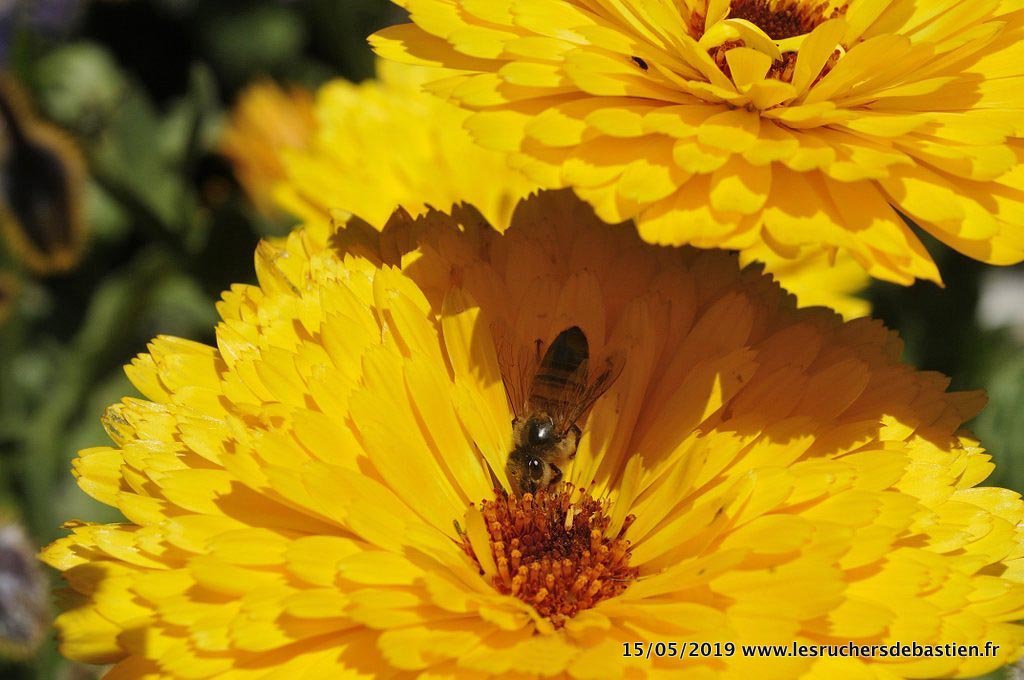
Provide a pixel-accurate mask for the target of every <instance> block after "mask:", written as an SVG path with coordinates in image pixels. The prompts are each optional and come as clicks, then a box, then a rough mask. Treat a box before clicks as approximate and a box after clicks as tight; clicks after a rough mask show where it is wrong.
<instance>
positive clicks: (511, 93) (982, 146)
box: [373, 0, 1024, 284]
mask: <svg viewBox="0 0 1024 680" xmlns="http://www.w3.org/2000/svg"><path fill="white" fill-rule="evenodd" d="M395 2H397V4H399V5H401V6H403V7H404V8H406V9H407V10H409V12H410V14H411V17H412V20H413V21H414V22H415V23H414V24H407V25H400V26H395V27H391V28H388V29H385V30H384V31H382V32H380V33H378V34H377V35H376V36H375V37H374V38H373V42H374V44H375V46H376V48H377V51H378V52H379V53H380V54H381V55H383V56H386V57H390V58H395V59H398V60H404V61H410V62H413V63H420V64H428V65H440V66H444V67H447V68H451V69H459V70H460V71H461V73H460V74H459V75H456V76H454V77H448V78H445V79H443V80H441V81H439V82H437V83H436V84H434V85H432V89H433V90H434V91H435V92H438V93H440V94H442V95H444V96H447V97H448V98H450V99H451V100H452V101H454V102H457V103H458V104H460V105H462V106H463V107H466V108H468V109H471V110H473V111H475V112H476V113H475V114H474V115H473V116H472V117H470V118H469V119H468V121H467V125H468V126H469V128H470V129H471V130H472V132H473V133H474V134H475V135H476V137H477V138H478V139H479V140H480V141H481V142H482V143H483V144H485V145H488V146H491V147H493V148H496V149H502V150H505V151H507V152H510V153H511V154H512V155H513V159H514V162H515V163H516V164H517V166H518V167H521V168H523V169H524V170H525V171H526V172H528V173H529V175H530V176H531V177H532V178H533V179H534V180H536V181H537V182H538V183H540V184H541V185H543V186H545V187H552V188H553V187H566V186H571V187H573V188H574V189H575V190H576V192H577V193H578V194H579V195H580V196H581V197H583V198H585V199H586V200H588V201H589V202H591V203H592V204H593V205H594V207H595V209H596V210H597V212H598V214H599V215H600V216H601V217H602V218H603V219H604V220H606V221H609V222H617V221H619V220H622V219H626V218H636V220H637V222H638V225H639V228H640V231H641V234H642V236H643V237H644V239H645V240H647V241H649V242H652V243H662V244H666V243H667V244H682V243H689V244H693V245H696V246H699V247H704V248H711V247H724V248H735V249H744V248H749V247H751V246H754V245H755V244H757V243H759V242H763V243H766V244H768V245H769V246H770V247H771V248H772V249H773V250H774V251H775V252H776V253H778V254H779V255H781V256H784V257H792V256H793V255H794V254H795V252H796V251H797V250H799V248H801V247H807V246H812V247H815V248H817V247H820V246H821V245H826V246H831V247H836V248H841V249H844V250H846V251H848V252H849V253H850V254H851V255H852V256H853V257H854V258H856V260H857V261H858V262H859V263H860V264H861V265H862V266H863V267H864V268H865V269H866V270H868V271H869V272H870V273H871V274H872V275H873V276H876V277H879V278H883V279H887V280H890V281H896V282H900V283H904V284H909V283H912V282H913V280H914V279H915V278H924V279H931V280H934V281H939V273H938V271H937V270H936V267H935V265H934V263H933V262H932V260H931V258H930V257H929V255H928V253H927V252H926V251H925V249H924V247H923V246H922V244H921V242H920V241H919V240H918V238H917V237H916V236H915V235H914V233H913V232H912V231H911V230H910V229H909V228H908V227H907V225H906V224H905V223H904V222H903V220H902V219H901V216H900V213H903V214H905V215H907V216H909V217H910V218H912V219H913V221H914V222H916V223H917V224H919V225H920V226H921V227H922V228H923V229H925V230H927V231H928V232H929V233H931V234H932V235H934V236H935V237H937V238H938V239H940V240H942V241H944V242H945V243H946V244H948V245H950V246H951V247H953V248H956V249H957V250H959V251H960V252H963V253H965V254H967V255H969V256H971V257H974V258H976V259H979V260H983V261H985V262H990V263H994V264H1009V263H1015V262H1020V261H1021V260H1024V193H1022V190H1024V171H1022V169H1021V165H1020V164H1019V163H1018V157H1019V155H1020V153H1021V152H1020V148H1021V141H1020V140H1021V137H1022V130H1024V123H1022V122H1021V121H1024V94H1022V93H1024V88H1021V87H1020V83H1021V80H1022V78H1024V21H1022V18H1024V15H1022V13H1021V10H1020V8H1021V3H1020V2H1019V1H1018V0H948V1H944V2H920V1H919V0H820V1H819V0H621V1H618V2H603V1H598V0H504V1H500V2H490V3H488V2H479V1H477V0H395Z"/></svg>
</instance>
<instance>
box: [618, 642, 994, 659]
mask: <svg viewBox="0 0 1024 680" xmlns="http://www.w3.org/2000/svg"><path fill="white" fill-rule="evenodd" d="M998 652H999V645H997V644H995V643H994V642H986V643H985V644H984V645H974V644H971V645H964V644H958V643H956V642H946V643H944V644H938V645H932V644H927V645H923V644H921V643H919V642H892V643H889V644H858V643H856V642H846V643H843V644H827V645H826V644H810V643H804V642H797V641H795V640H794V641H793V642H791V643H789V644H766V645H757V644H749V645H748V644H741V645H737V644H736V643H734V642H694V641H687V642H623V643H622V656H624V657H631V658H642V659H651V658H670V659H673V658H677V659H699V658H707V657H730V656H735V655H736V654H737V653H738V654H739V655H740V656H744V657H757V656H761V657H826V656H828V657H835V656H843V657H867V658H918V657H943V656H945V657H985V656H995V655H996V654H997V653H998Z"/></svg>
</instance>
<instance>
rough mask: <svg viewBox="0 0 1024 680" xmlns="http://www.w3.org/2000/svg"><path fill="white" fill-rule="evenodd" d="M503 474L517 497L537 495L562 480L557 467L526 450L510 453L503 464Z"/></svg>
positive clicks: (560, 472)
mask: <svg viewBox="0 0 1024 680" xmlns="http://www.w3.org/2000/svg"><path fill="white" fill-rule="evenodd" d="M505 474H506V475H508V481H509V483H510V484H511V485H512V490H513V491H514V492H515V493H516V494H517V495H520V496H521V495H523V494H524V493H537V491H538V490H540V489H546V488H548V487H549V486H551V485H553V484H557V483H558V482H560V481H561V480H562V471H561V470H560V469H559V468H558V466H557V465H554V464H552V463H549V462H547V461H546V460H543V459H541V458H539V457H537V456H535V455H533V454H532V453H530V451H529V450H528V449H526V448H519V449H516V450H515V451H513V452H512V455H510V456H509V457H508V463H506V464H505Z"/></svg>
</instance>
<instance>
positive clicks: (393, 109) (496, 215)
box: [278, 62, 535, 229]
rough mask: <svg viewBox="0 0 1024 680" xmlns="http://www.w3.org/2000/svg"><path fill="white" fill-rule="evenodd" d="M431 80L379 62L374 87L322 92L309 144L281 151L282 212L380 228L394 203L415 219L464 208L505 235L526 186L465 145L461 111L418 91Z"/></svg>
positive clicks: (495, 158) (494, 157) (490, 155)
mask: <svg viewBox="0 0 1024 680" xmlns="http://www.w3.org/2000/svg"><path fill="white" fill-rule="evenodd" d="M430 73H431V70H428V69H421V68H414V67H409V66H403V65H399V64H390V63H387V62H381V63H380V65H379V80H369V81H366V82H364V83H362V84H360V85H355V84H353V83H350V82H348V81H345V80H335V81H332V82H329V83H328V84H326V85H324V86H323V87H322V88H321V89H320V90H319V92H318V93H317V96H316V119H317V126H316V131H315V133H314V135H313V138H312V141H311V143H310V144H309V147H308V148H307V149H305V150H303V151H286V152H284V153H283V154H280V155H281V156H282V162H283V163H284V165H285V167H286V168H287V178H288V181H287V183H286V184H285V186H283V187H282V188H281V189H280V190H279V192H278V199H279V201H280V202H281V204H282V205H283V207H285V208H286V209H287V210H288V211H289V212H292V213H294V214H297V215H299V216H300V217H302V218H303V219H304V220H305V221H307V222H311V221H316V222H320V223H322V224H326V223H327V220H326V219H325V218H326V217H327V215H328V214H329V213H330V212H331V211H333V210H343V211H345V212H348V213H350V214H355V215H358V216H359V217H361V218H362V219H364V220H366V221H368V222H369V223H371V224H373V225H375V226H377V227H383V226H384V223H385V222H387V220H388V218H389V217H390V216H391V214H392V213H393V212H394V210H395V207H396V206H399V205H401V206H402V207H404V208H405V209H406V210H408V211H409V212H411V213H412V214H413V215H419V214H422V213H424V212H425V211H426V210H427V207H428V206H433V207H436V208H438V209H440V210H446V209H448V208H449V207H450V206H452V205H453V204H455V203H461V202H467V203H470V204H472V205H474V206H476V207H477V209H479V210H480V212H481V213H483V215H484V216H485V217H486V218H487V219H488V220H490V222H491V223H492V224H494V225H496V226H498V227H500V228H502V229H504V228H505V227H506V226H507V225H508V221H509V219H510V218H511V216H512V209H513V208H514V207H515V205H516V202H517V201H518V200H519V199H520V198H522V197H523V196H525V195H526V194H527V193H528V192H529V191H530V189H532V188H534V187H535V185H534V184H532V183H531V182H529V181H528V180H527V179H526V178H525V177H524V176H523V175H522V174H521V173H519V172H518V171H516V170H513V169H512V168H510V167H509V166H508V163H507V162H506V157H505V154H503V153H499V152H496V151H490V150H488V149H484V148H483V147H481V146H479V145H477V144H476V143H475V142H474V141H473V139H472V137H471V136H470V135H469V133H468V132H466V131H465V130H464V129H463V127H462V124H463V122H464V121H465V119H466V116H467V115H468V114H467V113H466V112H464V111H462V110H461V109H459V108H457V107H455V106H452V105H451V104H448V103H446V102H443V101H441V100H439V99H438V98H437V97H433V96H431V95H428V94H424V93H422V92H421V91H420V87H421V85H422V84H423V82H424V81H425V80H428V79H429V77H430V76H429V74H430ZM367 159H373V162H368V161H367Z"/></svg>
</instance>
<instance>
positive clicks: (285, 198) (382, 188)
mask: <svg viewBox="0 0 1024 680" xmlns="http://www.w3.org/2000/svg"><path fill="white" fill-rule="evenodd" d="M378 69H379V79H378V80H376V81H367V82H364V83H362V84H360V85H353V84H352V83H349V82H347V81H344V80H336V81H332V82H330V83H328V84H327V85H325V86H323V87H322V88H321V89H320V90H319V92H317V95H316V106H315V111H314V114H315V119H316V121H317V124H316V127H315V129H314V131H313V132H312V133H311V138H310V141H309V143H308V144H305V145H304V146H303V147H302V148H301V149H297V148H294V147H286V146H281V145H278V146H275V147H268V148H267V150H276V152H277V154H278V158H277V161H276V165H278V166H280V167H281V168H282V171H283V175H282V177H281V179H280V181H279V182H277V183H276V186H275V189H274V197H275V198H276V200H277V203H278V205H279V206H280V207H281V208H282V209H284V210H286V211H287V212H289V213H291V214H293V215H295V216H297V217H299V218H300V219H301V220H302V221H303V223H304V224H305V225H306V227H307V228H308V229H317V230H324V229H328V228H329V225H330V222H331V220H330V219H329V215H331V214H332V213H333V212H334V211H339V210H340V211H342V212H343V213H348V214H354V215H358V216H359V217H361V218H362V219H364V220H366V221H367V222H369V223H370V224H372V225H373V226H375V227H377V228H382V227H383V226H384V224H385V223H386V222H387V220H388V218H389V217H390V216H391V213H392V212H393V211H394V209H395V207H396V206H402V207H403V208H405V209H406V210H408V211H409V212H410V213H412V214H413V215H421V214H423V213H424V212H425V211H426V210H427V208H428V206H433V207H435V208H437V209H439V210H447V209H448V208H449V207H451V206H452V205H454V204H458V203H462V202H466V203H469V204H471V205H473V206H476V207H477V209H479V210H480V212H481V213H483V215H484V217H485V218H487V220H488V221H489V222H490V223H491V224H493V225H494V226H495V227H496V228H498V229H499V230H504V229H505V227H507V226H508V223H509V219H510V217H511V215H512V209H513V207H514V206H515V204H516V202H517V201H518V200H519V199H520V198H522V197H523V196H525V195H526V194H527V193H528V192H529V191H530V190H531V189H534V188H536V185H535V184H533V183H532V182H530V181H528V180H527V179H526V178H525V177H524V175H523V174H522V173H520V172H519V171H517V170H515V169H513V168H511V167H509V165H508V163H507V159H506V157H505V154H502V153H500V152H496V151H490V150H487V149H484V148H482V147H480V146H479V145H477V144H476V143H475V142H474V141H473V139H472V137H471V136H470V135H469V133H468V132H466V131H465V130H464V129H463V127H462V126H463V123H464V122H465V120H466V118H467V116H468V115H469V114H467V113H466V112H464V111H462V110H460V109H458V108H456V107H454V106H452V105H450V104H447V103H445V102H443V101H441V100H439V99H438V98H436V97H432V96H430V95H426V94H423V93H422V92H421V91H420V88H421V86H422V85H423V83H424V82H426V81H427V80H429V79H430V77H431V74H432V73H436V70H435V69H426V68H419V67H415V66H408V65H404V64H398V63H394V62H384V61H382V62H380V64H378ZM240 151H241V153H242V154H243V155H242V156H241V157H240V160H241V161H242V165H244V164H245V163H244V161H245V160H246V158H245V156H244V154H245V152H246V149H244V148H243V149H241V150H240ZM262 151H263V149H262V148H261V147H250V153H252V154H254V156H253V158H251V159H250V160H251V161H252V162H255V161H257V160H258V159H259V153H260V152H262ZM367 158H372V159H373V162H372V163H367V162H366V159H367ZM340 219H344V215H342V216H341V218H340ZM763 250H764V252H761V253H760V255H759V257H758V259H760V260H761V261H764V262H766V263H767V270H768V271H769V272H770V273H772V274H774V275H775V276H776V278H777V279H778V280H779V281H780V282H781V283H782V285H783V286H784V287H785V288H786V289H787V290H790V291H791V292H793V293H795V294H796V295H797V297H798V299H799V300H800V304H801V305H825V306H829V307H832V308H833V309H835V310H837V311H839V312H840V313H841V314H843V315H844V316H846V317H847V318H854V317H857V316H864V315H866V314H868V313H869V312H870V305H869V304H868V303H867V301H865V300H862V299H860V298H858V297H856V294H857V293H858V292H860V291H861V290H863V289H864V288H865V286H866V285H867V282H868V276H867V275H866V274H865V273H864V272H863V270H861V269H860V268H859V267H857V265H856V263H855V262H854V261H853V259H852V258H851V257H850V256H849V255H847V254H846V253H839V254H838V255H837V263H836V266H835V267H833V266H832V263H831V261H830V260H829V258H827V257H826V256H825V254H824V253H823V252H822V251H811V252H808V253H801V254H800V255H798V256H797V257H796V259H786V258H781V257H779V256H777V255H775V254H774V253H773V252H772V251H770V250H767V249H763Z"/></svg>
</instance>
